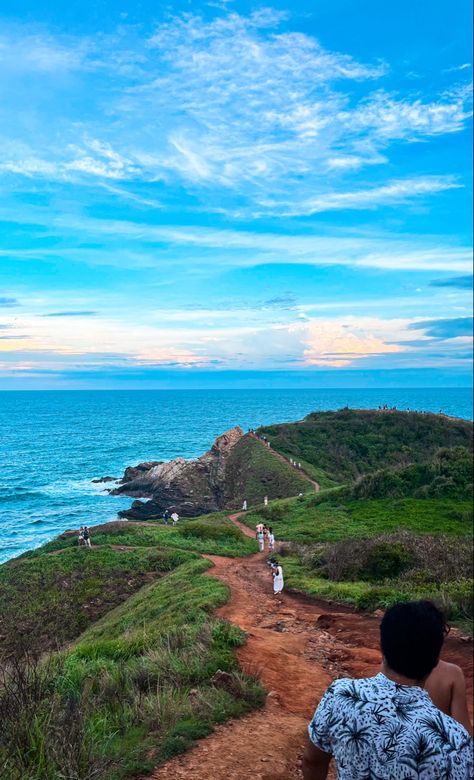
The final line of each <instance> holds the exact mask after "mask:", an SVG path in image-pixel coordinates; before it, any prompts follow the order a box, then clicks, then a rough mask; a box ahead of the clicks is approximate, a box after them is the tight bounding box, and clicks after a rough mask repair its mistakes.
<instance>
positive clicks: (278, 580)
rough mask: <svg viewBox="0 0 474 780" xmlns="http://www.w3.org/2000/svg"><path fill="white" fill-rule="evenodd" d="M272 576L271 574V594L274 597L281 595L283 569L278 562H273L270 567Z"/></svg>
mask: <svg viewBox="0 0 474 780" xmlns="http://www.w3.org/2000/svg"><path fill="white" fill-rule="evenodd" d="M272 574H273V593H274V595H275V596H276V595H277V594H278V593H281V592H282V590H283V585H284V582H283V569H282V567H281V566H280V564H279V563H278V561H275V562H274V564H273V566H272Z"/></svg>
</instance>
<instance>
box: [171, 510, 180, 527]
mask: <svg viewBox="0 0 474 780" xmlns="http://www.w3.org/2000/svg"><path fill="white" fill-rule="evenodd" d="M171 519H172V521H173V525H176V523H177V522H178V520H179V515H178V513H177V512H173V514H172V515H171Z"/></svg>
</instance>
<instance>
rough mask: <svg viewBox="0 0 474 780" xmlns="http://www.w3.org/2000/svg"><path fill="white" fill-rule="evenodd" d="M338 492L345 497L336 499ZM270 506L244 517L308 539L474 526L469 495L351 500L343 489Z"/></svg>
mask: <svg viewBox="0 0 474 780" xmlns="http://www.w3.org/2000/svg"><path fill="white" fill-rule="evenodd" d="M338 493H339V496H340V498H339V500H341V499H342V500H343V501H344V503H339V502H338V501H336V500H335V498H337V496H338ZM325 499H328V500H325ZM329 499H330V500H329ZM267 509H268V511H267V512H265V511H264V510H263V509H262V508H258V509H257V510H256V511H253V512H249V513H248V514H247V515H246V516H245V517H244V518H242V520H243V522H245V524H246V525H248V526H249V528H254V527H255V524H256V523H257V522H258V521H259V520H260V519H262V518H263V519H264V520H265V521H266V522H267V523H268V524H269V525H271V526H272V528H273V531H274V533H275V537H276V538H277V539H284V540H288V541H294V542H300V543H303V544H309V543H312V542H337V541H340V540H342V539H347V538H361V537H362V538H363V537H370V536H375V535H377V534H381V533H389V532H391V531H397V530H400V529H407V530H409V531H413V532H414V533H434V534H437V533H443V534H450V535H456V536H464V535H466V534H469V533H470V532H471V523H472V517H471V514H472V506H471V504H470V502H469V501H458V500H456V499H416V498H402V499H368V500H358V501H354V500H352V501H348V500H344V493H343V489H342V490H336V491H328V492H327V493H325V492H324V491H322V492H321V493H320V494H319V495H317V496H304V497H303V499H291V500H287V501H277V502H273V503H272V505H271V506H269V507H268V508H267Z"/></svg>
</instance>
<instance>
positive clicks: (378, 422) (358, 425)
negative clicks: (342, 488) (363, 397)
mask: <svg viewBox="0 0 474 780" xmlns="http://www.w3.org/2000/svg"><path fill="white" fill-rule="evenodd" d="M472 432H473V427H472V423H471V422H469V421H467V420H458V419H453V418H450V417H446V416H444V415H436V414H425V413H421V412H399V411H391V410H390V411H388V410H363V409H341V410H339V411H337V412H314V413H312V414H309V415H308V416H307V417H305V418H304V420H301V421H300V422H296V423H285V424H283V425H271V426H266V427H263V428H260V429H259V433H261V434H264V435H266V436H267V437H268V439H269V440H270V442H271V444H272V447H273V448H275V449H277V450H279V451H281V452H282V453H284V454H285V455H287V456H290V457H293V458H296V459H300V460H301V461H304V462H306V463H309V464H311V465H312V466H313V467H314V468H316V469H320V470H322V471H323V472H324V473H325V474H326V476H327V477H329V478H330V479H332V480H334V481H336V482H347V481H353V480H355V479H357V478H358V477H360V476H361V475H362V474H367V473H369V472H371V471H376V470H378V469H381V468H390V467H394V466H408V465H409V464H411V463H421V462H424V461H427V460H430V459H431V458H432V457H433V456H434V454H435V452H436V451H437V450H438V449H439V448H440V447H457V446H462V447H467V448H471V447H472Z"/></svg>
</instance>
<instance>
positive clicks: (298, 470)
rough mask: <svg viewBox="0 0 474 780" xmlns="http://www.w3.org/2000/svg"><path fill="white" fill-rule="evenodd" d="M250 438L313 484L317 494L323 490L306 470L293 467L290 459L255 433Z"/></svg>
mask: <svg viewBox="0 0 474 780" xmlns="http://www.w3.org/2000/svg"><path fill="white" fill-rule="evenodd" d="M249 436H251V437H252V439H255V441H258V442H260V444H261V445H262V447H265V449H266V450H267V452H270V453H271V454H272V455H274V457H275V458H278V460H281V462H282V463H285V465H286V466H289V467H290V468H292V469H295V471H296V472H297V473H298V474H300V475H301V476H302V477H304V479H306V480H307V481H308V482H310V483H311V485H312V486H313V488H314V490H315V491H316V493H318V492H319V491H320V490H321V485H320V484H319V482H316V481H315V480H314V479H312V478H311V477H310V476H309V474H308V473H307V472H306V471H305V470H304V468H298V467H297V466H293V465H292V464H291V463H290V461H289V458H287V457H285V455H283V454H282V453H281V452H278V450H274V449H273V448H272V447H268V446H267V445H266V444H265V442H264V441H262V439H260V438H259V437H258V436H257V435H256V434H255V433H250V434H249Z"/></svg>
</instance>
